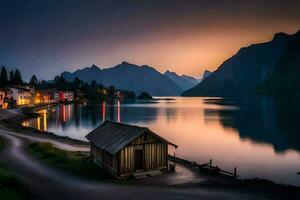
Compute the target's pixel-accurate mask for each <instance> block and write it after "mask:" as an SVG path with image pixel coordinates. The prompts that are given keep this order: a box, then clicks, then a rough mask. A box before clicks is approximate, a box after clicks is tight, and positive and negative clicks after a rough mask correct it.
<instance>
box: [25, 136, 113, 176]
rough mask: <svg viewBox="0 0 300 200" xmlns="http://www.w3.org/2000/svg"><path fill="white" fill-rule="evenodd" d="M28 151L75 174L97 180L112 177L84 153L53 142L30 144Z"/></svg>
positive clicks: (49, 163) (47, 162) (52, 164)
mask: <svg viewBox="0 0 300 200" xmlns="http://www.w3.org/2000/svg"><path fill="white" fill-rule="evenodd" d="M27 151H28V152H29V153H30V154H31V155H33V156H34V157H36V158H38V159H40V160H42V161H43V162H45V163H46V164H48V165H51V166H54V167H56V168H59V169H62V170H64V171H66V172H69V173H72V174H74V175H78V176H82V177H86V178H91V179H97V180H103V179H109V178H111V177H110V176H109V175H108V174H107V173H105V172H104V171H103V170H102V169H101V168H100V167H98V166H97V165H95V164H94V163H93V161H92V159H91V158H90V156H89V155H87V154H84V153H80V152H69V151H64V150H60V149H57V148H55V147H54V146H53V145H52V144H51V143H39V142H34V143H31V144H29V145H28V146H27Z"/></svg>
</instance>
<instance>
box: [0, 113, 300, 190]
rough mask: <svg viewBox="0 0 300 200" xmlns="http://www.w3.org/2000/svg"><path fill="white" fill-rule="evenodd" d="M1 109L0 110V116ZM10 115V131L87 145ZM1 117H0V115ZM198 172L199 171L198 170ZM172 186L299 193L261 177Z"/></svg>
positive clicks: (213, 179) (5, 125)
mask: <svg viewBox="0 0 300 200" xmlns="http://www.w3.org/2000/svg"><path fill="white" fill-rule="evenodd" d="M1 114H2V111H1V112H0V117H1ZM11 116H12V117H10V118H6V119H4V120H3V119H2V120H1V121H0V125H1V126H2V127H3V128H5V129H8V130H10V131H14V132H16V133H19V134H22V135H25V136H30V137H37V138H45V139H51V140H54V141H58V142H61V143H65V144H69V145H75V146H77V145H78V146H85V147H89V142H84V141H80V140H75V139H71V138H68V137H63V136H57V135H55V134H54V133H51V132H45V131H40V130H37V129H34V128H31V127H24V126H22V125H21V121H22V120H24V119H28V118H32V116H30V115H26V114H22V115H18V114H12V115H11ZM1 118H2V117H1ZM191 163H192V162H191ZM199 173H200V172H199ZM174 187H183V188H186V187H188V188H193V187H208V188H214V187H219V188H223V189H224V188H228V189H242V190H249V189H250V190H268V191H269V192H270V193H272V194H273V193H276V194H285V193H286V192H292V193H296V194H297V195H300V194H299V193H300V187H298V186H294V185H289V184H283V183H275V182H273V181H271V180H266V179H261V178H253V179H239V178H238V179H236V180H233V179H230V178H220V177H211V178H210V179H209V180H208V181H204V182H201V183H190V184H189V183H186V184H181V185H177V186H174Z"/></svg>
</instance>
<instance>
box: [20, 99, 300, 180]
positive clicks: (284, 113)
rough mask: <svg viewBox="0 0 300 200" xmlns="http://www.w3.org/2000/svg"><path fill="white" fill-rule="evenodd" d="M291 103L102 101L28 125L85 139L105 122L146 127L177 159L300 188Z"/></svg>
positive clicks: (61, 109)
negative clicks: (211, 164) (169, 144)
mask: <svg viewBox="0 0 300 200" xmlns="http://www.w3.org/2000/svg"><path fill="white" fill-rule="evenodd" d="M297 102H298V101H297V100H295V103H293V101H290V100H289V101H288V103H286V102H285V101H284V100H283V101H282V100H280V101H279V100H278V101H277V100H270V99H259V100H253V101H246V102H239V103H237V102H234V101H231V100H223V99H220V98H183V97H177V98H174V99H172V100H171V99H169V100H165V99H161V100H158V101H152V102H139V103H136V102H115V103H113V104H112V103H109V102H104V103H101V104H97V105H85V106H84V105H73V104H72V105H59V106H58V107H57V108H56V109H55V110H54V111H53V112H51V111H47V112H45V111H42V116H41V117H39V118H37V119H31V120H26V121H24V122H23V125H25V126H31V127H34V128H37V129H40V130H47V131H50V132H54V133H56V134H57V135H61V136H68V137H71V138H75V139H80V140H86V139H85V135H86V134H87V133H89V132H90V131H91V130H93V129H94V128H95V127H97V126H99V125H100V124H101V123H102V122H103V121H104V120H105V119H107V120H113V121H120V122H124V123H130V124H136V125H140V126H147V127H149V128H150V129H152V130H153V131H155V132H156V133H158V134H160V135H161V136H163V137H165V138H166V139H168V140H170V141H171V142H173V143H175V144H178V145H179V148H178V149H177V150H176V155H178V156H180V157H184V158H186V159H190V160H193V161H197V162H199V163H205V162H207V161H208V160H209V159H211V158H212V159H213V162H214V163H215V164H216V165H218V166H220V167H221V168H224V169H226V170H230V171H232V170H233V168H234V167H237V169H238V174H240V175H242V176H243V177H256V176H257V177H264V178H268V179H272V180H275V181H278V182H285V183H290V184H295V185H300V176H297V175H296V172H298V171H300V154H299V150H300V135H299V134H298V129H297V128H298V123H299V122H298V119H299V118H297V116H298V113H299V112H298V111H300V109H299V106H298V104H297Z"/></svg>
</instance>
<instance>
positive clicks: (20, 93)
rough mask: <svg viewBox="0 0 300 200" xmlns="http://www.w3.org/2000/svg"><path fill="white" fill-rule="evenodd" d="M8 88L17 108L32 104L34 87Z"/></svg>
mask: <svg viewBox="0 0 300 200" xmlns="http://www.w3.org/2000/svg"><path fill="white" fill-rule="evenodd" d="M8 88H9V89H10V90H11V96H12V98H13V99H14V100H15V101H16V103H17V105H18V106H20V105H29V104H33V103H34V93H35V90H34V87H25V86H9V87H8Z"/></svg>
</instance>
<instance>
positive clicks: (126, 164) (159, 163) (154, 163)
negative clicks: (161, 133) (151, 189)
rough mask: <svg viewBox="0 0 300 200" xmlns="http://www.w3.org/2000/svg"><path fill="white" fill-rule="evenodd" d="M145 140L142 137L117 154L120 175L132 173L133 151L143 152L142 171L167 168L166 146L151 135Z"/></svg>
mask: <svg viewBox="0 0 300 200" xmlns="http://www.w3.org/2000/svg"><path fill="white" fill-rule="evenodd" d="M146 138H147V140H145V136H144V135H142V136H140V137H139V138H137V139H136V140H134V141H133V142H132V143H131V144H130V145H129V146H126V147H125V148H123V149H122V150H121V151H120V152H119V163H120V171H119V172H120V174H130V173H133V172H134V151H135V150H143V151H144V170H154V169H159V168H164V167H167V154H168V149H167V148H168V144H167V143H165V142H161V141H158V140H157V139H156V138H154V137H153V136H152V135H148V136H147V137H146Z"/></svg>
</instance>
